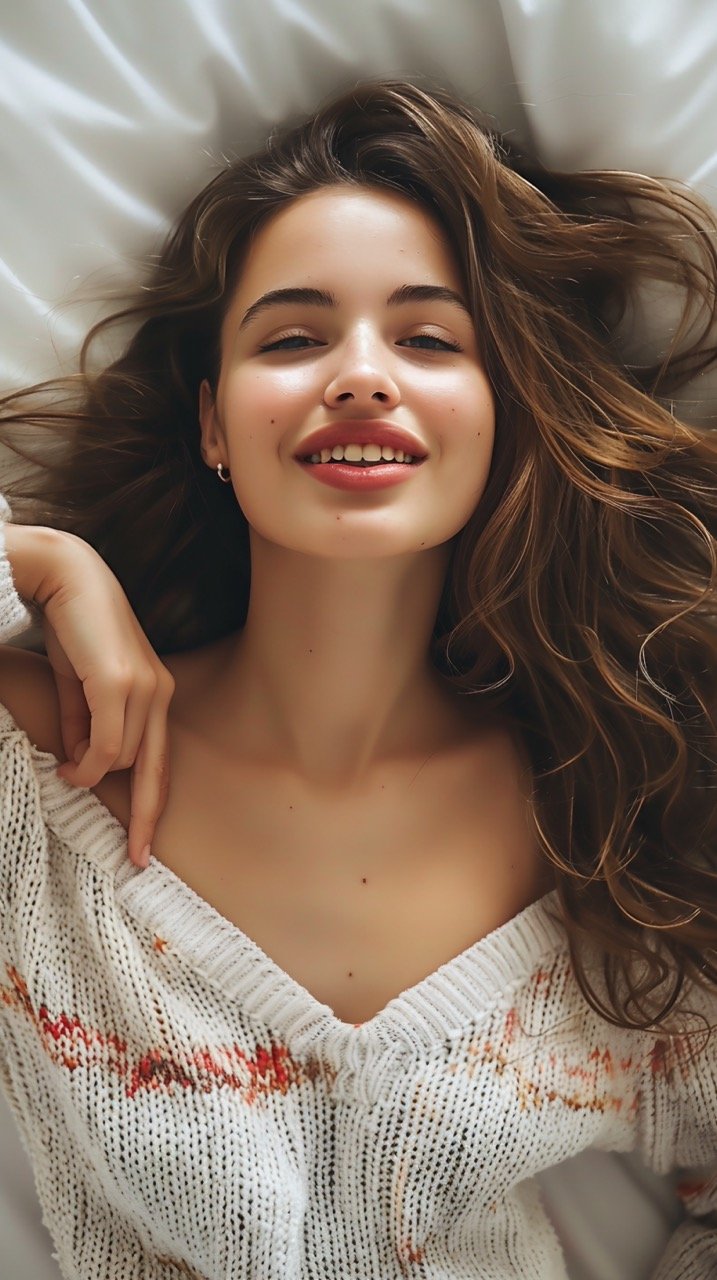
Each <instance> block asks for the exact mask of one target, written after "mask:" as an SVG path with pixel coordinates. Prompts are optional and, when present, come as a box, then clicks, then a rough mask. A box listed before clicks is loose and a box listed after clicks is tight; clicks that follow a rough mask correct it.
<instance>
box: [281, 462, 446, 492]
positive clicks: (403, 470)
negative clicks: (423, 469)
mask: <svg viewBox="0 0 717 1280" xmlns="http://www.w3.org/2000/svg"><path fill="white" fill-rule="evenodd" d="M299 465H300V466H302V467H303V468H304V470H305V471H309V472H310V473H311V475H312V476H313V477H314V479H315V480H319V481H320V482H321V484H329V485H331V487H332V489H353V490H355V491H356V492H357V493H373V492H374V491H375V490H376V489H390V488H391V485H394V484H403V482H404V481H405V480H407V479H408V477H409V476H410V475H411V474H413V473H415V472H416V471H418V469H419V467H420V465H421V464H420V462H387V463H386V465H385V466H384V465H383V464H381V465H379V466H373V467H352V466H351V465H350V464H349V465H348V466H342V465H341V463H340V462H302V463H300V464H299Z"/></svg>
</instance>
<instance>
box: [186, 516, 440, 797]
mask: <svg viewBox="0 0 717 1280" xmlns="http://www.w3.org/2000/svg"><path fill="white" fill-rule="evenodd" d="M251 552H252V565H251V596H250V604H249V612H248V616H247V621H246V625H245V627H244V629H243V631H242V632H241V633H240V634H239V635H238V636H235V637H230V638H229V641H228V642H222V643H223V645H224V646H225V647H224V650H223V653H222V660H221V662H217V663H215V664H214V665H213V672H214V675H213V688H212V689H211V690H208V691H207V698H206V705H207V706H210V705H212V706H213V707H214V709H215V711H219V709H220V708H221V717H220V718H221V721H222V723H223V724H226V725H227V726H228V729H227V732H228V733H233V734H234V735H235V739H234V742H233V743H229V742H226V743H224V744H223V745H224V746H225V747H226V748H228V749H230V750H231V749H232V747H234V748H235V749H238V750H241V751H247V752H250V753H251V755H252V758H253V759H255V760H256V759H266V760H267V761H268V762H270V763H272V764H274V765H278V766H283V767H287V768H291V769H294V770H296V771H298V772H299V773H301V774H302V775H304V776H305V777H307V778H309V779H311V780H312V781H315V782H317V783H323V784H328V785H330V784H332V783H333V784H337V785H339V784H340V785H346V783H348V782H351V781H357V780H358V779H360V778H362V777H363V776H365V775H366V773H367V772H368V770H369V769H370V768H371V766H372V765H373V764H375V763H378V762H379V761H385V760H386V759H388V758H391V757H396V756H405V755H407V754H413V753H414V752H420V751H423V752H424V754H425V751H426V750H428V751H430V750H432V749H435V746H436V745H437V743H438V742H440V741H441V740H444V739H445V736H446V734H448V733H453V734H455V731H456V726H457V723H458V719H459V717H458V713H457V709H456V698H455V694H454V693H453V692H452V691H451V690H450V689H449V688H448V686H447V684H446V682H445V681H444V680H443V679H442V677H441V676H440V675H439V674H438V673H437V672H436V671H435V669H434V668H433V667H432V665H431V663H430V660H429V649H430V640H431V634H432V631H433V626H434V622H435V617H436V612H437V609H438V604H439V601H440V595H441V590H442V587H443V581H444V578H445V573H446V568H447V563H448V556H449V546H448V545H444V546H439V547H436V548H433V549H431V550H429V551H427V552H422V553H420V554H419V555H410V556H409V555H407V556H401V557H393V558H386V559H375V558H374V559H372V560H360V561H359V560H344V561H336V560H329V559H321V558H318V557H309V556H305V555H302V554H300V553H298V552H292V551H290V550H286V549H285V548H282V547H277V546H275V545H273V544H271V543H268V542H265V541H264V540H263V539H262V538H261V537H259V536H258V535H255V533H254V531H252V547H251ZM232 708H233V709H234V714H229V715H227V711H228V710H229V711H230V712H231V710H232ZM215 723H216V721H215Z"/></svg>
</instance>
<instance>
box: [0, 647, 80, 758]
mask: <svg viewBox="0 0 717 1280" xmlns="http://www.w3.org/2000/svg"><path fill="white" fill-rule="evenodd" d="M0 702H1V703H2V704H3V706H5V707H7V709H8V711H9V712H10V715H11V716H12V718H13V720H14V721H15V723H16V724H17V725H19V727H20V728H21V729H23V730H24V731H25V733H26V734H27V736H28V738H29V739H30V741H31V742H33V743H34V744H35V746H37V747H39V748H40V750H41V751H51V752H52V754H53V755H54V756H56V757H57V758H58V759H59V760H64V759H65V751H64V747H63V745H62V731H61V726H60V705H59V701H58V697H57V689H56V686H55V678H54V675H53V673H52V668H51V666H50V664H49V662H48V660H47V658H44V657H42V656H41V654H39V653H30V652H28V650H26V649H16V648H13V646H11V645H0Z"/></svg>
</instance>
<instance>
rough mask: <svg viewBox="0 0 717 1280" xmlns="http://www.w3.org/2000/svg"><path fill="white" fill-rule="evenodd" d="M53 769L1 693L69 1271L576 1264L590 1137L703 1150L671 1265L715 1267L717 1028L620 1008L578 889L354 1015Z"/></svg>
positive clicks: (33, 1093) (486, 1269)
mask: <svg viewBox="0 0 717 1280" xmlns="http://www.w3.org/2000/svg"><path fill="white" fill-rule="evenodd" d="M0 581H1V582H3V583H4V584H5V593H6V594H5V596H4V597H3V598H1V599H0V623H1V622H2V620H4V619H10V620H11V627H12V625H14V624H15V623H16V622H17V619H18V618H19V617H21V610H22V607H23V606H22V603H21V602H20V601H19V600H18V598H17V597H16V595H15V592H14V588H13V586H12V577H11V574H10V573H9V572H5V574H4V576H1V577H0ZM12 620H14V623H13V621H12ZM7 634H8V632H7V631H6V632H4V633H2V632H0V640H2V639H4V638H6V637H7ZM56 763H57V762H56V760H55V759H54V757H52V756H51V755H48V754H45V753H43V752H40V751H38V750H37V749H36V748H35V747H34V746H33V745H32V744H31V742H30V741H29V739H28V737H27V735H26V734H25V733H24V732H23V731H22V730H21V729H19V728H18V726H17V725H16V723H15V722H14V720H13V718H12V717H11V715H10V714H9V712H8V711H7V710H6V709H5V708H2V709H0V1074H1V1077H2V1083H3V1086H4V1089H5V1091H6V1093H7V1097H8V1100H9V1104H10V1107H11V1109H12V1112H13V1114H14V1116H15V1119H16V1121H17V1124H18V1127H19V1131H20V1135H21V1138H22V1140H23V1143H24V1145H25V1147H26V1150H27V1152H28V1154H29V1157H30V1160H31V1163H32V1166H33V1170H34V1176H35V1181H36V1186H37V1192H38V1197H39V1200H40V1204H41V1207H42V1213H43V1219H44V1221H45V1224H46V1226H47V1228H48V1230H49V1232H50V1234H51V1236H52V1239H53V1242H54V1246H55V1251H56V1252H55V1254H54V1256H55V1258H56V1260H57V1262H58V1264H59V1267H60V1270H61V1272H62V1275H63V1276H64V1277H66V1280H90V1278H91V1280H180V1278H181V1280H228V1278H229V1277H236V1278H237V1280H239V1278H241V1280H244V1278H247V1280H300V1278H301V1280H403V1278H405V1277H416V1278H417V1280H418V1278H419V1277H420V1278H425V1280H429V1278H430V1280H516V1277H520V1280H566V1275H567V1273H566V1270H565V1264H564V1261H563V1257H562V1253H561V1249H560V1244H559V1242H558V1239H557V1236H556V1234H555V1232H554V1230H553V1228H552V1226H551V1225H550V1222H549V1220H548V1218H547V1216H546V1214H545V1212H544V1210H543V1208H542V1205H541V1201H540V1195H539V1192H538V1189H537V1184H536V1182H535V1179H534V1175H536V1174H537V1173H539V1172H540V1171H541V1170H545V1169H548V1168H550V1167H552V1166H554V1165H556V1164H558V1163H559V1162H561V1161H563V1160H565V1159H567V1158H568V1157H570V1156H574V1155H576V1154H577V1153H578V1152H580V1151H584V1150H585V1149H586V1148H588V1147H591V1146H597V1147H599V1148H601V1149H603V1150H611V1151H623V1152H627V1151H632V1150H639V1151H640V1152H641V1153H642V1157H643V1159H644V1161H645V1162H646V1163H647V1164H648V1165H649V1166H650V1167H652V1168H653V1169H655V1170H656V1171H658V1172H666V1171H668V1170H670V1169H673V1168H676V1167H689V1168H690V1173H689V1176H686V1177H685V1180H684V1184H683V1193H684V1200H685V1204H686V1207H687V1209H688V1212H689V1213H690V1215H691V1217H690V1218H689V1219H688V1220H687V1221H686V1222H685V1223H684V1224H683V1225H682V1226H681V1227H680V1228H679V1229H678V1231H677V1232H676V1233H675V1235H674V1236H673V1237H672V1240H671V1242H670V1247H669V1249H668V1252H667V1254H666V1256H665V1257H664V1259H663V1261H662V1263H661V1265H660V1267H659V1268H658V1270H657V1272H656V1273H655V1280H707V1277H710V1276H717V1219H716V1218H715V1209H716V1207H717V1162H716V1161H715V1156H716V1152H717V1049H716V1047H715V1041H716V1040H717V1037H715V1036H713V1037H712V1038H711V1039H710V1040H709V1042H708V1043H707V1044H706V1045H705V1043H704V1037H702V1038H701V1039H700V1037H699V1036H698V1037H697V1041H698V1042H697V1044H696V1045H695V1046H693V1058H694V1060H693V1061H692V1060H688V1053H687V1045H688V1032H689V1030H690V1028H693V1027H698V1026H699V1023H698V1022H697V1020H696V1019H692V1020H690V1019H689V1018H688V1016H687V1014H685V1016H684V1034H678V1033H675V1034H673V1035H671V1036H668V1035H667V1034H665V1033H662V1034H651V1033H647V1032H634V1031H628V1030H624V1029H618V1028H616V1027H613V1026H611V1025H610V1024H608V1023H607V1022H605V1021H603V1020H602V1019H600V1018H598V1016H597V1015H596V1014H595V1013H593V1011H592V1010H591V1009H590V1008H589V1007H588V1006H587V1004H586V1003H585V1001H584V999H583V997H582V996H581V994H580V992H579V990H578V988H577V985H576V983H575V980H574V977H573V975H572V971H571V966H570V961H569V956H568V949H567V945H566V937H565V933H564V929H563V927H562V926H561V923H560V919H559V913H558V905H557V899H556V896H555V894H549V895H548V896H547V897H545V898H543V899H541V900H540V901H539V902H536V903H534V904H533V905H532V906H530V907H528V908H527V909H526V910H525V911H522V912H521V913H520V914H519V915H518V916H516V917H515V918H514V919H513V920H511V921H510V922H509V923H507V924H505V925H504V926H503V927H502V928H500V929H497V930H496V931H495V932H493V933H491V934H490V935H489V936H488V937H485V938H482V939H481V940H479V941H477V942H475V944H474V945H473V946H470V947H468V949H467V950H465V951H464V952H463V953H462V954H460V955H459V956H456V957H455V958H454V959H452V960H450V961H449V962H448V963H447V964H444V965H443V966H441V968H439V969H438V970H437V971H436V972H434V973H432V974H431V975H430V976H429V977H427V978H425V979H424V980H423V981H421V982H419V983H417V985H415V986H414V987H411V988H410V989H409V990H407V991H404V992H403V993H402V994H401V995H400V996H398V997H397V998H396V999H394V1000H392V1001H391V1002H390V1003H389V1004H388V1005H387V1007H386V1008H385V1009H384V1010H383V1011H382V1012H381V1013H379V1014H377V1016H376V1017H374V1018H371V1019H370V1021H368V1022H365V1023H363V1024H357V1025H353V1024H348V1023H345V1022H342V1021H340V1020H339V1019H338V1018H336V1017H335V1016H334V1014H333V1012H332V1011H331V1009H330V1008H329V1007H328V1006H327V1005H324V1004H321V1003H320V1002H319V1001H318V1000H316V999H315V998H314V997H313V996H312V995H311V994H310V993H309V992H308V991H307V990H306V989H305V988H304V987H302V986H301V985H300V984H299V983H298V982H296V981H294V979H293V978H291V977H290V976H289V975H288V974H287V973H286V972H284V970H282V969H281V968H280V967H279V966H278V965H276V964H275V963H274V962H273V961H272V960H271V959H270V958H269V957H268V956H267V955H266V954H265V953H264V952H263V951H262V950H261V948H260V947H259V946H258V945H257V944H256V943H255V942H253V941H252V939H251V938H250V937H248V936H247V935H246V934H245V933H243V932H242V930H241V929H239V928H237V927H236V926H235V925H233V924H231V923H230V922H229V921H227V920H226V919H224V917H223V916H221V915H220V914H219V913H218V912H217V911H216V910H214V909H213V908H212V907H211V906H209V905H208V903H206V902H205V901H204V900H203V899H202V898H201V897H199V896H198V895H197V894H195V893H194V892H193V891H192V890H191V889H190V888H189V887H188V886H187V885H185V884H184V883H183V881H181V880H180V879H179V878H178V877H177V876H175V875H174V874H173V872H171V871H170V870H169V869H168V868H166V867H165V866H164V865H163V864H161V863H159V862H158V861H157V860H156V859H154V858H153V859H152V860H151V862H150V866H149V868H148V870H146V871H144V872H141V871H138V870H137V869H136V868H135V867H134V866H132V864H131V863H130V862H129V861H128V858H127V841H126V833H125V831H124V829H123V828H122V827H121V826H120V824H119V823H118V822H117V821H116V820H115V819H114V818H113V817H112V815H111V814H110V813H109V812H108V810H107V809H105V808H104V806H103V805H102V804H101V803H100V802H99V800H97V798H96V797H95V796H94V795H93V794H92V793H91V792H88V791H78V790H77V789H75V788H73V787H71V786H70V785H69V784H67V783H65V782H63V781H62V780H61V779H59V778H58V777H57V775H56V773H55V768H56ZM199 855H201V850H199V851H198V856H199ZM690 996H691V999H690V1006H691V1008H693V1009H695V1010H698V1011H699V1009H702V1011H703V1012H704V1013H705V1014H706V1016H707V1017H708V1018H709V1020H710V1022H711V1023H714V1022H715V1021H717V1018H716V1016H715V1014H716V1013H717V997H711V996H709V995H708V994H707V993H703V992H701V991H692V992H691V993H690ZM710 1215H712V1216H711V1217H710ZM625 1280H629V1278H627V1277H626V1278H625Z"/></svg>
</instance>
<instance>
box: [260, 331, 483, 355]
mask: <svg viewBox="0 0 717 1280" xmlns="http://www.w3.org/2000/svg"><path fill="white" fill-rule="evenodd" d="M420 338H423V339H424V340H427V341H429V342H440V343H441V346H442V347H443V349H444V350H446V351H462V350H463V348H462V347H460V346H459V345H458V343H457V342H449V341H448V339H447V338H439V337H437V335H436V334H435V333H415V334H414V335H413V336H412V337H411V338H405V339H404V341H405V342H416V341H417V340H418V339H420ZM292 340H301V341H303V342H314V341H316V339H314V338H308V337H307V336H306V334H304V333H286V334H284V335H283V337H281V338H276V339H275V340H274V342H269V343H267V344H266V346H263V347H259V351H279V350H283V351H288V350H294V351H300V350H301V348H300V347H293V348H289V347H282V345H281V344H282V343H284V342H291V341H292ZM414 349H415V350H418V351H428V352H431V351H437V350H438V348H436V347H433V348H431V347H417V348H414Z"/></svg>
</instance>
